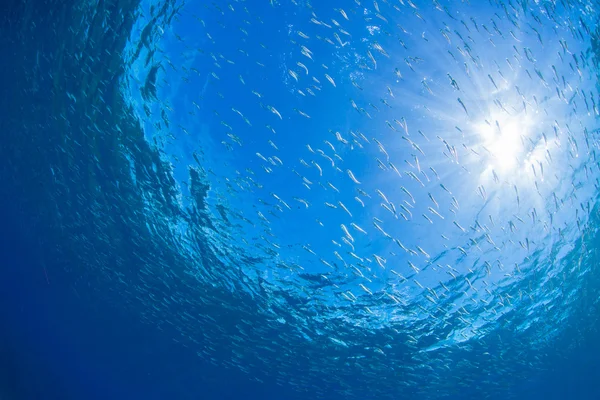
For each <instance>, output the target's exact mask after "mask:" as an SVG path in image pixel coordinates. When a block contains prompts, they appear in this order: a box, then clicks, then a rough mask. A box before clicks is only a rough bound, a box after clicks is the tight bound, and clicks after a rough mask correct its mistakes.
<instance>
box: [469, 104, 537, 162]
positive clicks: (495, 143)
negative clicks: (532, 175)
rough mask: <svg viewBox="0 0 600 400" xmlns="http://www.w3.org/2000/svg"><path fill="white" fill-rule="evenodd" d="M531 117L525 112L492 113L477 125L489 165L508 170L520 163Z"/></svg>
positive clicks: (476, 128)
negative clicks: (513, 113)
mask: <svg viewBox="0 0 600 400" xmlns="http://www.w3.org/2000/svg"><path fill="white" fill-rule="evenodd" d="M531 126H532V120H531V118H530V117H529V116H528V115H527V114H525V113H520V114H518V115H507V114H506V113H503V114H492V115H490V117H489V118H488V119H485V120H484V121H483V122H481V123H479V124H477V125H476V126H475V131H476V132H477V133H478V134H479V135H480V137H481V145H482V147H483V149H484V150H485V151H486V153H487V155H488V156H489V158H488V167H490V168H492V169H494V170H498V171H503V172H508V171H511V170H514V169H515V168H516V167H517V166H518V165H519V156H520V155H521V153H522V151H523V149H524V145H523V142H524V141H525V140H526V138H527V137H528V136H529V134H530V130H531Z"/></svg>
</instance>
